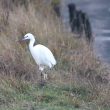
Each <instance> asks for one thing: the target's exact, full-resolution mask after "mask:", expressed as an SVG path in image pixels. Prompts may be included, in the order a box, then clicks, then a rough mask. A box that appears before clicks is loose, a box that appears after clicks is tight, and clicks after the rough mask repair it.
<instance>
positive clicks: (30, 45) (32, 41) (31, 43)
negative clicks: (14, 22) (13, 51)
mask: <svg viewBox="0 0 110 110" xmlns="http://www.w3.org/2000/svg"><path fill="white" fill-rule="evenodd" d="M34 43H35V39H31V40H30V43H29V49H31V48H33V46H34Z"/></svg>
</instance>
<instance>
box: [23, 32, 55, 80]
mask: <svg viewBox="0 0 110 110" xmlns="http://www.w3.org/2000/svg"><path fill="white" fill-rule="evenodd" d="M27 39H29V40H30V42H29V50H30V52H31V54H32V57H33V58H34V60H35V62H36V63H37V64H38V66H39V70H40V71H41V72H42V71H43V70H44V69H45V67H49V68H52V67H53V66H54V65H56V60H55V58H54V56H53V54H52V52H51V51H50V50H49V49H48V48H47V47H45V46H44V45H41V44H37V45H35V46H34V43H35V38H34V36H33V35H32V34H31V33H28V34H26V35H25V36H24V38H23V40H27ZM46 78H47V75H46V74H44V79H46Z"/></svg>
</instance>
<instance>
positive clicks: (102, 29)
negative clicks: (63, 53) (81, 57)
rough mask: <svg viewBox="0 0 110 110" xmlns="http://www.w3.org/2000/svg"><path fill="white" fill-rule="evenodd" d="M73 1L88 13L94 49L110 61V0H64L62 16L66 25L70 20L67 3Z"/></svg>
mask: <svg viewBox="0 0 110 110" xmlns="http://www.w3.org/2000/svg"><path fill="white" fill-rule="evenodd" d="M71 2H73V3H75V4H76V7H77V9H79V10H80V9H81V10H83V11H84V12H86V13H87V14H88V16H89V18H90V22H91V25H92V31H93V36H94V51H95V52H96V54H97V56H99V57H100V58H101V59H102V60H104V61H106V62H108V63H110V0H62V3H61V5H62V9H61V10H62V12H63V13H64V14H62V17H63V18H64V20H63V21H64V22H65V23H66V24H67V25H66V26H68V21H69V20H68V13H67V10H68V9H67V7H66V5H67V4H69V3H71Z"/></svg>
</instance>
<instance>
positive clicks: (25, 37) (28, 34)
mask: <svg viewBox="0 0 110 110" xmlns="http://www.w3.org/2000/svg"><path fill="white" fill-rule="evenodd" d="M27 39H28V40H34V36H33V35H32V34H31V33H27V34H26V35H25V36H24V38H23V39H22V40H27Z"/></svg>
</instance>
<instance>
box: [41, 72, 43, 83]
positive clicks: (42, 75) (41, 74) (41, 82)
mask: <svg viewBox="0 0 110 110" xmlns="http://www.w3.org/2000/svg"><path fill="white" fill-rule="evenodd" d="M42 76H43V73H42V71H41V83H42Z"/></svg>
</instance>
